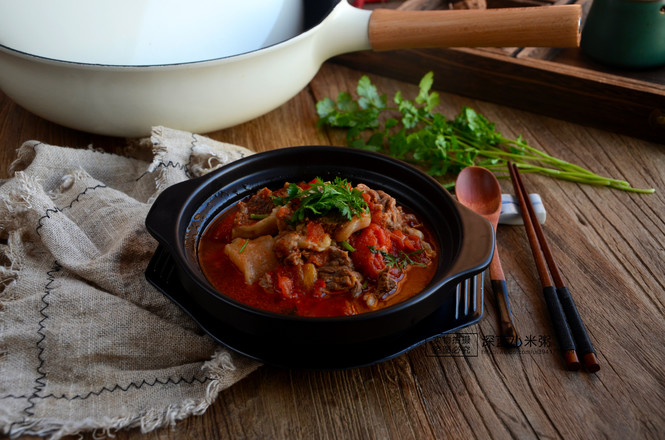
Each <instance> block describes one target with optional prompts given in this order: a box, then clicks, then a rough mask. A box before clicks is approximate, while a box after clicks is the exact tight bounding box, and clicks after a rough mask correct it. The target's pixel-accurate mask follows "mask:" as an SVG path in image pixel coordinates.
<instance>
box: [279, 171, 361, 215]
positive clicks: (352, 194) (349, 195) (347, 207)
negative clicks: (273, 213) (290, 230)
mask: <svg viewBox="0 0 665 440" xmlns="http://www.w3.org/2000/svg"><path fill="white" fill-rule="evenodd" d="M309 185H310V186H309V188H307V189H305V190H303V189H301V188H300V187H299V186H298V185H296V184H294V183H291V184H289V186H288V187H287V189H286V192H287V195H286V196H285V197H277V196H275V197H273V203H275V205H286V204H288V203H289V202H291V201H292V200H294V199H298V200H297V203H296V204H295V206H297V208H296V209H295V211H294V212H293V216H292V217H291V220H290V221H291V223H300V222H303V221H304V220H305V219H306V218H313V217H323V216H327V215H332V216H339V217H340V218H342V219H346V220H351V219H352V218H353V217H355V216H357V215H360V214H362V213H363V212H367V211H368V210H369V207H368V206H367V202H365V199H364V198H363V196H362V191H360V190H358V189H356V188H353V187H352V186H351V184H350V183H349V182H348V181H347V180H346V179H342V178H340V177H336V178H335V180H334V181H332V182H324V181H322V180H321V179H320V178H319V177H317V178H316V179H314V181H313V182H311V183H310V184H309Z"/></svg>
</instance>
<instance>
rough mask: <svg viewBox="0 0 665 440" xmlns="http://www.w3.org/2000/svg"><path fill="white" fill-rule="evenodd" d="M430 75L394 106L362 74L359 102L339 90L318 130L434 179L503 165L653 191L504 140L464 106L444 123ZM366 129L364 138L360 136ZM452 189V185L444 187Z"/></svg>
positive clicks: (321, 110)
mask: <svg viewBox="0 0 665 440" xmlns="http://www.w3.org/2000/svg"><path fill="white" fill-rule="evenodd" d="M432 84H433V74H432V72H429V73H427V74H426V75H425V76H424V77H423V78H422V79H421V81H420V84H419V88H420V90H419V93H418V95H417V96H416V97H415V99H413V100H408V99H405V98H404V97H403V96H402V93H401V92H399V91H398V92H397V93H396V94H395V96H394V99H393V101H394V103H395V104H396V106H392V105H391V106H389V105H388V99H387V96H386V95H385V94H379V92H378V91H377V89H376V87H375V86H374V85H373V84H372V83H371V82H370V80H369V78H368V77H367V76H363V77H361V78H360V80H359V81H358V87H357V90H356V91H357V94H358V99H353V98H352V96H351V94H350V93H349V92H341V93H340V94H339V95H338V97H337V101H334V100H332V99H330V98H325V99H324V100H322V101H319V102H318V103H317V113H318V114H319V123H318V124H319V126H329V127H338V128H346V129H347V132H346V138H347V141H348V143H349V146H351V147H356V148H364V149H369V150H373V151H379V152H384V153H386V154H389V155H391V156H393V157H395V158H397V159H401V160H404V161H406V162H409V163H412V164H414V165H418V166H421V167H423V168H424V169H426V171H427V172H428V173H429V174H431V175H433V176H435V177H445V176H446V175H447V174H449V173H452V174H455V173H457V172H459V171H460V170H461V169H463V168H464V167H467V166H471V165H478V166H484V167H486V168H488V169H489V170H491V171H493V172H494V173H496V174H499V175H500V174H508V167H507V162H508V161H511V162H513V163H515V164H516V165H517V166H518V167H519V168H520V170H522V171H524V172H528V173H537V174H541V175H544V176H548V177H553V178H557V179H561V180H566V181H571V182H577V183H582V184H589V185H598V186H606V187H611V188H616V189H619V190H622V191H630V192H636V193H644V194H650V193H653V192H654V191H655V190H654V189H652V188H648V189H642V188H633V187H632V186H631V185H630V184H629V183H628V182H626V181H625V180H620V179H613V178H610V177H604V176H600V175H598V174H596V173H593V172H592V171H590V170H587V169H585V168H583V167H581V166H579V165H575V164H572V163H570V162H567V161H565V160H562V159H559V158H556V157H554V156H552V155H550V154H548V153H546V152H544V151H541V150H539V149H537V148H535V147H533V146H531V145H529V144H528V143H527V142H526V141H525V140H524V139H523V138H522V137H521V136H520V137H518V138H517V139H509V138H507V137H505V136H503V135H502V134H501V133H499V132H498V131H497V130H496V128H495V124H494V123H492V122H490V121H488V120H487V119H486V118H485V117H484V116H483V115H481V114H479V113H477V112H476V111H475V110H473V109H471V108H469V107H463V108H462V110H461V111H460V113H459V114H458V115H457V116H456V117H455V118H453V119H450V120H449V119H446V118H445V117H444V116H443V115H442V114H440V113H434V112H433V109H434V108H435V107H436V106H437V105H438V104H439V95H438V94H437V93H436V92H431V91H430V90H431V87H432ZM385 113H389V114H391V113H399V114H400V118H399V119H398V118H393V117H388V118H383V122H380V116H381V115H382V114H385ZM365 131H369V132H370V133H371V134H370V135H369V137H366V136H365V135H363V132H365ZM443 185H444V187H446V188H451V187H453V186H454V182H448V183H445V182H444V183H443Z"/></svg>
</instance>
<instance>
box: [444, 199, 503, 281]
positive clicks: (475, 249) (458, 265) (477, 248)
mask: <svg viewBox="0 0 665 440" xmlns="http://www.w3.org/2000/svg"><path fill="white" fill-rule="evenodd" d="M454 202H455V203H456V204H457V206H458V207H459V214H460V221H461V225H462V231H463V233H462V243H461V244H460V251H459V254H458V255H457V258H456V260H455V262H454V263H453V266H452V267H451V269H450V272H449V273H451V274H455V275H456V276H457V275H459V276H460V278H466V277H468V276H470V275H475V274H476V273H479V272H482V271H483V270H485V269H486V268H487V267H488V266H489V264H490V261H491V260H492V255H493V254H494V244H495V243H494V240H495V238H494V229H493V228H492V224H491V223H490V222H489V221H488V220H487V219H485V218H484V217H482V216H480V215H478V214H477V213H475V212H473V211H472V210H470V209H469V208H467V207H466V206H464V205H462V204H461V203H459V202H457V201H456V200H455V201H454Z"/></svg>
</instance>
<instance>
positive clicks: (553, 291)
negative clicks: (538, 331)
mask: <svg viewBox="0 0 665 440" xmlns="http://www.w3.org/2000/svg"><path fill="white" fill-rule="evenodd" d="M508 169H509V171H510V178H511V180H512V183H513V187H514V188H515V194H516V195H517V198H518V200H519V203H520V207H521V211H522V216H523V218H524V226H525V228H526V231H527V237H528V239H529V244H530V246H531V251H532V253H533V256H534V260H535V261H536V267H537V269H538V274H539V276H540V279H541V283H542V285H543V295H544V296H545V302H546V304H547V308H548V310H549V313H550V318H551V320H552V325H553V327H554V329H555V332H556V334H557V338H558V340H559V345H560V348H561V351H562V354H563V357H564V360H565V362H566V366H567V368H568V369H569V370H577V369H579V368H580V362H579V359H578V357H577V352H578V351H579V352H580V353H581V354H582V361H583V364H584V367H585V368H586V370H587V371H589V372H592V373H595V372H596V371H598V370H600V365H599V364H598V360H597V359H596V354H595V352H594V349H593V345H592V344H591V340H590V339H589V336H588V334H587V332H586V329H585V327H584V324H583V323H582V319H581V317H580V315H579V312H578V311H577V307H576V306H575V303H574V301H573V298H572V296H571V295H570V291H569V290H568V288H567V287H566V286H565V284H564V282H563V279H562V277H561V274H560V272H559V269H558V266H557V265H556V262H555V261H554V257H553V256H552V252H551V251H550V248H549V245H548V243H547V240H546V238H545V235H544V233H543V230H542V228H541V227H540V224H539V223H538V222H537V221H536V222H534V221H533V219H534V218H535V214H534V208H533V206H531V203H530V200H529V198H527V197H525V194H527V192H526V190H525V188H524V183H523V182H522V179H521V177H520V174H519V171H518V169H517V166H516V165H514V164H512V163H508ZM548 270H549V272H548Z"/></svg>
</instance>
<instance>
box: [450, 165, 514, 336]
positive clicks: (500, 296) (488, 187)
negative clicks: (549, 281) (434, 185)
mask: <svg viewBox="0 0 665 440" xmlns="http://www.w3.org/2000/svg"><path fill="white" fill-rule="evenodd" d="M455 195H456V196H457V200H458V201H459V202H460V203H461V204H462V205H464V206H466V207H467V208H469V209H471V210H472V211H475V212H476V213H477V214H479V215H481V216H483V217H485V218H486V219H487V220H488V221H489V222H490V223H491V224H492V228H493V229H494V233H495V234H496V230H497V226H498V225H499V216H500V215H501V186H500V185H499V181H498V180H497V179H496V177H495V176H494V174H493V173H492V172H491V171H489V170H488V169H486V168H483V167H477V166H472V167H466V168H464V169H463V170H462V171H461V172H460V173H459V175H458V176H457V181H456V182H455ZM494 243H495V247H494V255H493V256H492V261H491V263H490V280H491V281H492V289H493V290H494V293H495V295H496V300H497V307H498V309H499V320H500V326H501V337H502V338H503V342H504V343H505V344H506V345H509V346H513V347H517V346H519V345H521V340H520V338H519V335H518V333H517V330H516V327H515V323H514V322H513V316H512V313H511V311H510V302H509V300H508V286H507V284H506V278H505V276H504V274H503V268H502V267H501V260H500V259H499V250H498V248H497V247H496V240H495V241H494Z"/></svg>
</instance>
